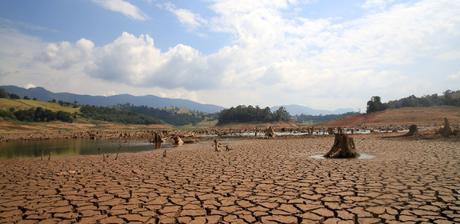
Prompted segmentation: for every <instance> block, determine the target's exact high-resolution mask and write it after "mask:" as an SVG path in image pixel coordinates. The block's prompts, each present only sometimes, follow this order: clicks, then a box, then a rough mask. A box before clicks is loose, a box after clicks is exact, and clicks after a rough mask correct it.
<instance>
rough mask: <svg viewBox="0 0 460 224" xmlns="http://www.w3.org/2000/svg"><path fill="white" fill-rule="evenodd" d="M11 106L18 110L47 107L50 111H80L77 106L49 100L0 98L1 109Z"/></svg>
mask: <svg viewBox="0 0 460 224" xmlns="http://www.w3.org/2000/svg"><path fill="white" fill-rule="evenodd" d="M11 107H13V108H15V109H19V110H25V109H30V108H37V107H42V108H44V109H48V110H51V111H64V112H68V113H74V112H79V111H80V109H79V108H73V107H65V106H61V105H59V104H57V103H50V102H44V101H38V100H23V99H17V100H13V99H6V98H0V108H1V109H4V110H5V109H8V108H11Z"/></svg>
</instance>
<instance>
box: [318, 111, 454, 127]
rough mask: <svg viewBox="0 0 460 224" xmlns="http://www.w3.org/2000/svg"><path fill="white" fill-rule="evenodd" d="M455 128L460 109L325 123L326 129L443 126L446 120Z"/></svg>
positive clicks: (379, 114) (382, 113)
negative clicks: (412, 125) (413, 125)
mask: <svg viewBox="0 0 460 224" xmlns="http://www.w3.org/2000/svg"><path fill="white" fill-rule="evenodd" d="M445 117H446V118H447V119H449V122H450V123H451V124H452V125H453V126H454V127H459V126H460V107H451V106H440V107H405V108H399V109H388V110H385V111H380V112H375V113H371V114H363V115H352V116H348V117H345V118H342V119H338V120H334V121H330V122H325V123H322V124H320V125H319V126H325V127H384V126H408V125H411V124H416V125H418V126H436V127H437V126H442V124H443V121H444V118H445Z"/></svg>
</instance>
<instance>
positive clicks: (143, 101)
mask: <svg viewBox="0 0 460 224" xmlns="http://www.w3.org/2000/svg"><path fill="white" fill-rule="evenodd" d="M0 88H2V89H4V90H5V91H6V92H9V93H14V94H16V95H19V96H20V97H24V96H28V97H30V98H37V99H39V100H42V101H50V100H53V99H56V100H58V101H59V100H60V101H65V102H74V101H77V102H78V104H87V105H94V106H113V105H117V104H125V103H130V104H132V105H135V106H148V107H153V108H163V107H179V108H188V109H190V110H195V111H200V112H205V113H215V112H218V111H220V110H222V109H223V107H221V106H217V105H212V104H202V103H197V102H194V101H191V100H185V99H173V98H163V97H158V96H154V95H146V96H133V95H129V94H121V95H113V96H91V95H80V94H73V93H54V92H51V91H48V90H46V89H44V88H42V87H36V88H30V89H25V88H21V87H17V86H0Z"/></svg>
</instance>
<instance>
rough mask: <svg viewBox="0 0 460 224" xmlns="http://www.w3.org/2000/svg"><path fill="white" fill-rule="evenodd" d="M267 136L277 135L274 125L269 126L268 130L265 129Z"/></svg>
mask: <svg viewBox="0 0 460 224" xmlns="http://www.w3.org/2000/svg"><path fill="white" fill-rule="evenodd" d="M265 136H267V137H269V138H274V137H275V136H276V135H275V131H274V130H273V128H272V126H270V127H268V128H267V130H265Z"/></svg>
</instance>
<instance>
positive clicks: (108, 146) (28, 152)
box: [0, 139, 172, 159]
mask: <svg viewBox="0 0 460 224" xmlns="http://www.w3.org/2000/svg"><path fill="white" fill-rule="evenodd" d="M162 147H165V148H168V147H172V146H171V145H170V144H162ZM148 150H153V145H152V144H151V143H149V142H146V141H144V142H142V141H130V142H119V141H110V140H87V139H63V140H42V141H10V142H4V143H0V158H3V159H5V158H17V157H40V156H42V155H43V156H44V157H47V156H48V153H51V155H52V156H53V155H96V154H100V153H118V152H120V153H121V152H140V151H148Z"/></svg>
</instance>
